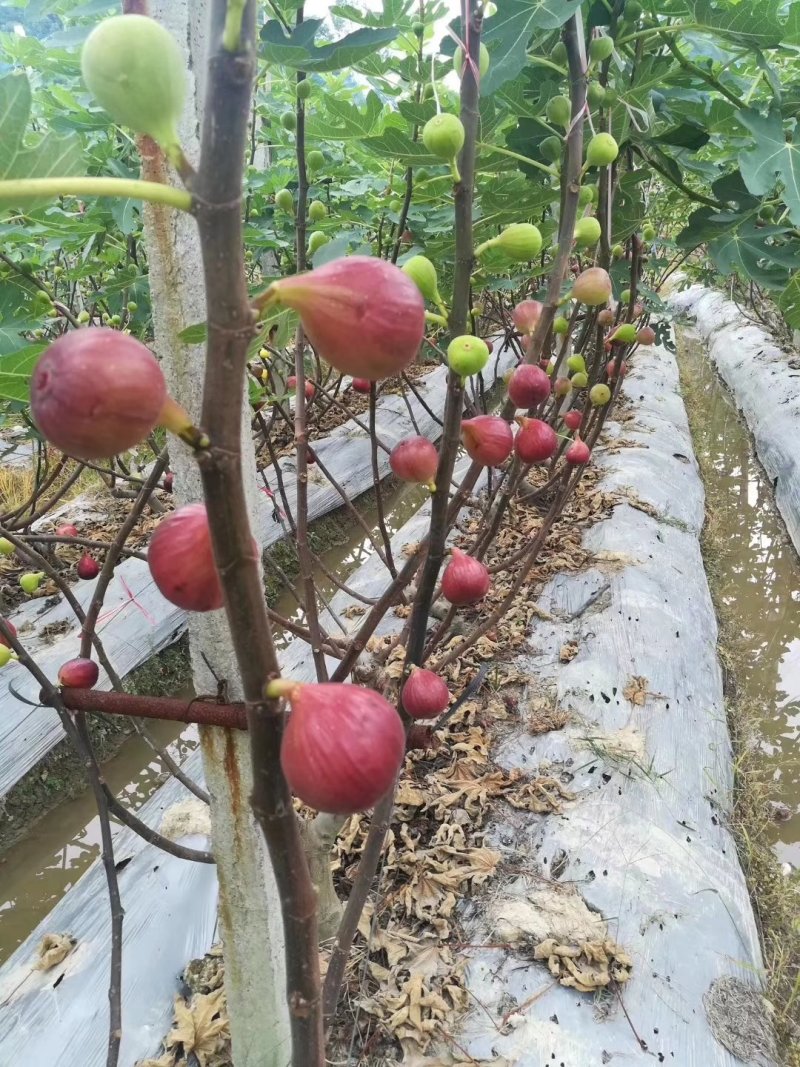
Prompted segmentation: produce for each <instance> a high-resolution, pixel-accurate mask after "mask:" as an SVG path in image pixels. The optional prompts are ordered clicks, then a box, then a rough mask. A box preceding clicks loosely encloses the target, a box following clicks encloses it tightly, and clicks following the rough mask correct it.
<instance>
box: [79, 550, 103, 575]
mask: <svg viewBox="0 0 800 1067" xmlns="http://www.w3.org/2000/svg"><path fill="white" fill-rule="evenodd" d="M75 570H76V571H77V573H78V577H79V578H83V580H84V581H86V582H89V581H91V580H92V578H96V577H97V575H98V574H99V573H100V564H99V563H98V562H97V560H96V559H94V558H93V557H92V556H90V555H89V553H88V552H84V553H83V555H82V556H81V558H80V559H79V560H78V565H77V567H76V568H75Z"/></svg>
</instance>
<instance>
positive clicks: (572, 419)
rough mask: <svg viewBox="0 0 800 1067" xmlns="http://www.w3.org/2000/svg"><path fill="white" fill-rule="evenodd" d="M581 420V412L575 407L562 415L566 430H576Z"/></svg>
mask: <svg viewBox="0 0 800 1067" xmlns="http://www.w3.org/2000/svg"><path fill="white" fill-rule="evenodd" d="M582 422H583V413H582V412H580V411H578V409H577V408H573V409H572V411H568V412H566V414H565V415H564V425H565V426H566V427H567V429H568V430H577V429H578V427H579V426H580V424H581V423H582Z"/></svg>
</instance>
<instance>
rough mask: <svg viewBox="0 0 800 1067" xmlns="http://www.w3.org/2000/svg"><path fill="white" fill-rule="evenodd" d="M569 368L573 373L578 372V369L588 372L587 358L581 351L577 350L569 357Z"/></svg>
mask: <svg viewBox="0 0 800 1067" xmlns="http://www.w3.org/2000/svg"><path fill="white" fill-rule="evenodd" d="M567 370H570V371H572V372H573V373H577V372H578V371H582V372H583V373H584V374H585V373H586V360H585V359H584V358H583V356H582V355H581V354H580V352H575V353H573V355H571V356H570V357H569V359H568V360H567Z"/></svg>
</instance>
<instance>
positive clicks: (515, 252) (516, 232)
mask: <svg viewBox="0 0 800 1067" xmlns="http://www.w3.org/2000/svg"><path fill="white" fill-rule="evenodd" d="M488 248H499V249H500V250H501V252H503V253H504V254H505V255H507V256H508V258H509V259H513V260H514V262H515V263H526V262H527V261H528V260H529V259H535V258H536V256H538V255H539V253H540V252H541V250H542V235H541V233H540V232H539V230H538V229H537V227H536V226H534V225H533V224H532V223H530V222H512V224H511V225H510V226H506V228H505V229H504V230H503V231H502V233H500V234H498V235H497V237H492V238H490V239H489V240H488V241H484V242H483V244H481V245H479V246H478V247H477V248H476V249H475V255H476V256H480V255H482V254H483V253H484V252H485V251H486V250H487V249H488Z"/></svg>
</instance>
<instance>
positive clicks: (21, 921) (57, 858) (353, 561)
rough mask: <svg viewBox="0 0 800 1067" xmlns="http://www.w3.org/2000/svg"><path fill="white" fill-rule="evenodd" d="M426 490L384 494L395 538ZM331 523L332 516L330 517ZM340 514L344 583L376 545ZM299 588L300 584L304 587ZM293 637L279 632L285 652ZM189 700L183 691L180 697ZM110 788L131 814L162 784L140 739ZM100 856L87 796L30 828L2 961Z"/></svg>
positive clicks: (9, 901) (180, 740)
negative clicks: (182, 696)
mask: <svg viewBox="0 0 800 1067" xmlns="http://www.w3.org/2000/svg"><path fill="white" fill-rule="evenodd" d="M426 496H427V493H426V492H425V491H424V490H422V489H420V487H418V486H415V485H401V486H399V487H398V488H396V489H393V490H389V491H385V492H384V506H385V508H386V525H387V529H388V531H389V533H390V535H391V534H394V533H395V532H396V531H397V530H398V529H399V528H400V527H401V526H402V525H403V524H404V523H405V522H406V521H407V520H408V519H409V518H410V517H411V515H412V514H413V513H414V512H415V511H416V510H417V508H418V507H419V506H420V504H421V503H422V501H423V500H425V498H426ZM356 506H357V507H358V508H359V511H360V512H361V514H362V516H363V517H364V519H365V520H366V523H367V525H368V526H369V527H370V529H371V532H372V533H373V535H375V536H378V535H379V529H378V525H377V514H376V511H375V507H374V504H371V505H369V506H364V504H363V501H362V502H361V503H359V502H358V501H356ZM328 522H330V519H329V520H328ZM350 523H351V520H350V518H349V516H348V515H347V513H346V512H345V511H342V512H341V529H342V538H341V540H340V541H339V542H338V543H336V544H335V545H333V546H331V547H330V548H328V549H327V550H326V551H324V552H323V553H322V554H321V558H322V560H323V562H324V564H325V566H326V567H327V568H328V570H330V571H331V572H333V573H334V574H336V575H337V577H338V578H339V579H340V580H342V579H346V578H347V576H348V575H349V574H351V573H352V572H353V571H354V570H356V569H357V568H358V567H359V566H360V565H361V564H362V563H363V562H364V560H365V559H366V558H367V556H369V555H370V552H371V550H372V545H371V542H370V540H369V538H368V537H367V536H366V534H365V533H364V531H363V530H362V529H361V527H360V526H357V525H355V524H353V525H352V526H350ZM315 581H316V583H317V588H318V589H319V590H320V592H321V593H322V595H323V596H324V597H325V598H330V597H332V596H333V595H334V594H335V593H336V591H337V590H336V586H335V585H334V583H333V582H332V581H331V580H330V579H329V578H328V577H327V576H326V575H325V574H324V572H322V571H321V570H319V571H318V572H317V573H316V574H315ZM298 588H299V587H298ZM275 610H276V611H278V612H280V613H281V614H282V615H284V617H285V618H288V619H290V620H293V621H296V622H300V621H302V610H301V609H300V608H299V607H298V603H297V600H296V598H295V597H294V596H292V594H291V593H289V592H288V591H285V592H283V593H282V594H281V595H280V597H279V599H278V600H277V602H276V603H275ZM290 639H291V635H290V634H281V633H278V634H276V643H277V644H278V646H279V647H282V646H283V645H284V644H286V643H287V641H288V640H290ZM178 695H185V694H178ZM153 728H154V729H153V732H154V733H155V734H157V737H158V740H159V741H160V742H161V743H162V744H163V745H165V746H168V750H169V752H170V754H171V755H172V756H173V757H174V758H175V759H176V760H177V761H178V762H179V763H180V762H182V761H183V760H184V759H185V758H186V756H187V755H188V753H189V752H190V751H191V750H193V749H194V748H196V747H197V744H198V736H197V728H196V727H194V726H190V727H181V726H179V725H176V724H174V723H167V722H162V723H153ZM103 773H104V775H105V777H106V780H107V781H108V784H109V786H110V787H111V788H112V789H113V790H114V792H115V793H116V795H117V796H119V797H120V798H121V799H122V800H123V801H124V802H125V804H126V805H127V806H128V807H129V808H130V809H131V810H133V811H137V810H138V809H139V808H140V807H141V805H142V804H143V803H144V802H145V801H146V800H147V799H148V798H149V797H150V796H152V794H153V793H154V792H155V790H156V789H157V788H158V786H159V785H160V784H161V783H162V782H163V780H164V770H163V767H162V764H161V761H160V760H159V759H158V758H157V757H154V756H153V752H152V750H151V749H150V748H149V747H148V746H147V745H146V744H145V743H144V741H142V739H141V738H140V737H138V736H137V735H133V736H132V737H130V738H129V739H128V740H126V741H125V742H124V743H123V745H122V746H121V748H120V749H119V751H118V752H117V753H116V755H114V756H113V757H112V758H111V759H110V760H108V761H107V763H105V764H104V767H103ZM99 854H100V828H99V821H98V819H97V816H96V814H95V806H94V799H93V797H92V795H91V793H90V792H89V791H88V790H87V791H86V792H85V793H83V794H81V795H80V796H78V797H76V798H75V799H73V800H69V801H67V802H65V803H63V804H61V805H60V806H59V807H58V808H56V809H55V810H53V811H51V812H49V813H48V814H46V815H45V816H44V817H43V818H42V819H41V820H40V821H39V822H37V823H36V824H34V826H32V827H31V829H30V830H29V832H28V833H27V834H26V835H25V837H24V838H22V840H20V841H19V842H18V843H17V844H15V845H14V846H12V847H11V848H10V849H9V850H8V851H7V852H6V853H5V854H4V855H3V856H1V857H0V963H3V962H4V961H5V960H6V959H7V958H8V956H9V955H10V954H11V953H12V952H13V951H14V950H15V949H16V948H17V947H18V946H19V945H20V944H21V942H22V941H24V940H25V938H26V937H27V936H28V935H29V934H30V932H31V930H33V929H34V927H35V926H36V925H37V923H39V922H41V920H42V919H43V918H44V917H45V915H46V914H47V913H48V912H49V911H50V910H51V909H52V908H53V907H54V906H55V905H56V903H57V902H58V900H59V899H60V898H61V897H62V896H63V895H64V893H66V892H67V890H68V889H69V888H70V887H71V886H73V885H74V884H75V882H76V881H77V880H78V879H79V878H80V876H81V875H82V874H83V872H84V871H85V870H86V869H87V867H89V865H90V864H91V863H92V862H93V861H94V860H95V859H96V858H97V856H98V855H99Z"/></svg>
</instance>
